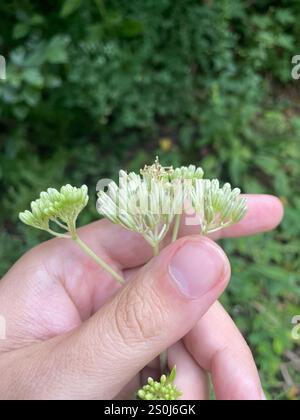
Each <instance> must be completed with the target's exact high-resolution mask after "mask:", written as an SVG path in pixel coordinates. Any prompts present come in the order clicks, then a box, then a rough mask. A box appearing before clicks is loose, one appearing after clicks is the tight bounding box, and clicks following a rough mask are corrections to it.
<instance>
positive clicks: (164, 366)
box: [159, 350, 168, 375]
mask: <svg viewBox="0 0 300 420" xmlns="http://www.w3.org/2000/svg"><path fill="white" fill-rule="evenodd" d="M159 363H160V372H161V374H162V375H167V374H168V350H165V351H164V352H163V353H161V354H160V355H159Z"/></svg>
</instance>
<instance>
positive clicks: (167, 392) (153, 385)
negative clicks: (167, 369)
mask: <svg viewBox="0 0 300 420" xmlns="http://www.w3.org/2000/svg"><path fill="white" fill-rule="evenodd" d="M175 377H176V366H175V367H174V368H173V369H172V372H171V373H170V375H169V376H166V375H162V376H161V378H160V381H154V379H152V378H149V379H148V383H147V385H145V386H143V388H142V389H140V390H139V391H138V393H137V396H138V398H139V399H140V400H177V399H178V398H179V397H181V395H182V393H181V392H180V391H179V390H178V388H177V387H176V385H175V384H174V380H175Z"/></svg>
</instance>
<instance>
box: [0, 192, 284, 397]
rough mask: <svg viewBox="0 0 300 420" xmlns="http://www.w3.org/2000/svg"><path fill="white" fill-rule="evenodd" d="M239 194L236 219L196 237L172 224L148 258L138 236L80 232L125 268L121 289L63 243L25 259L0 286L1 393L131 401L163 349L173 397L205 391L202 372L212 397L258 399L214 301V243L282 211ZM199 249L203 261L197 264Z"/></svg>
mask: <svg viewBox="0 0 300 420" xmlns="http://www.w3.org/2000/svg"><path fill="white" fill-rule="evenodd" d="M247 201H248V213H247V215H246V216H245V218H244V220H243V221H241V222H240V223H239V224H238V225H236V226H233V227H231V228H228V229H226V230H224V231H222V232H219V233H216V234H214V235H213V237H212V238H211V239H203V238H200V237H199V236H198V235H197V236H195V233H196V229H197V227H195V226H194V227H192V226H189V227H187V226H185V223H184V221H183V223H182V225H181V228H180V234H179V236H180V238H179V239H178V240H177V241H176V242H174V243H173V244H171V245H168V246H166V248H165V249H164V250H163V251H162V252H161V254H160V255H159V256H158V257H156V258H154V259H152V250H151V248H150V247H149V246H148V245H147V244H146V243H145V242H144V240H143V239H142V238H140V236H139V235H137V234H134V233H132V232H129V231H127V230H124V229H123V228H120V227H118V226H115V225H112V224H111V223H110V222H108V221H100V222H96V223H94V224H92V225H89V226H86V227H84V228H82V229H80V230H79V236H80V237H81V238H82V239H83V240H84V241H85V242H87V243H88V245H89V246H90V247H91V248H92V249H93V250H94V251H95V252H96V253H97V254H98V255H99V256H101V257H102V258H103V259H104V260H105V261H107V262H108V263H109V264H111V265H112V266H113V268H114V269H115V270H117V271H118V272H119V273H120V274H123V275H124V277H125V278H126V285H125V286H123V287H122V286H120V285H119V284H117V283H116V282H115V280H113V279H112V278H111V276H110V275H109V274H106V272H105V271H104V270H103V269H101V268H100V267H99V266H97V265H96V264H95V262H93V261H92V260H91V259H89V258H88V257H87V256H85V255H84V254H83V253H82V251H81V250H80V248H79V247H77V246H76V244H74V243H72V242H71V241H69V240H65V239H54V240H51V241H49V242H46V243H44V244H42V245H40V246H38V247H37V248H35V249H33V250H31V251H30V252H28V253H27V254H26V255H24V256H23V257H22V258H21V259H20V260H19V261H18V262H17V263H16V264H15V266H14V267H12V269H11V270H10V271H9V272H8V273H7V274H6V275H5V276H4V278H3V279H2V280H1V282H0V316H2V317H4V318H5V319H6V321H7V339H6V340H2V341H0V399H2V400H6V399H18V400H24V399H25V400H27V399H35V400H39V399H114V398H122V399H123V398H124V399H125V398H126V399H130V398H132V396H133V393H134V391H136V390H137V389H138V388H139V387H140V386H141V385H143V384H144V383H145V381H146V379H147V377H148V376H149V375H151V376H154V377H157V376H159V372H158V362H157V360H158V359H157V357H158V355H159V354H160V353H161V352H162V351H164V350H165V349H166V348H169V351H168V363H169V366H170V367H172V366H173V365H174V364H176V365H177V372H178V373H177V379H176V383H177V385H178V387H179V388H180V389H181V390H182V391H183V397H182V398H183V399H197V400H204V399H208V387H207V375H208V373H210V374H211V375H212V382H213V386H214V390H215V393H216V397H217V399H219V400H263V399H264V396H263V388H262V385H261V383H260V379H259V375H258V372H257V368H256V366H255V362H254V360H253V357H252V354H251V352H250V350H249V347H248V346H247V344H246V342H245V340H244V338H243V337H242V336H241V334H240V333H239V331H238V329H237V328H236V326H235V324H234V322H233V321H232V320H231V318H230V317H229V315H228V314H227V313H226V311H225V310H224V308H223V307H222V306H221V305H220V303H218V298H219V297H220V296H221V294H222V293H223V291H224V290H225V288H226V286H227V284H228V282H229V280H230V265H229V261H228V259H227V257H226V255H225V254H224V252H223V251H222V250H221V249H220V248H219V246H218V245H217V244H216V243H215V242H214V241H216V240H218V239H220V238H221V237H237V236H246V235H252V234H257V233H260V232H264V231H268V230H271V229H274V228H275V227H276V226H277V225H278V224H279V223H280V221H281V219H282V216H283V208H282V205H281V203H280V201H279V200H278V199H277V198H275V197H271V196H258V195H252V196H247ZM188 249H192V250H193V252H194V254H193V255H191V256H190V260H189V256H188V255H187V254H184V252H185V250H188ZM182 250H183V251H182ZM179 252H181V254H180V255H181V257H180V258H179V259H178V258H177V259H176V264H175V262H174V261H175V256H176V255H177V256H178V255H179ZM203 255H205V256H206V259H205V262H207V263H205V264H202V265H201V264H200V263H199V264H198V262H199V261H200V260H201V258H202V256H203ZM198 256H199V258H198ZM150 260H151V261H150ZM149 261H150V262H149ZM197 261H198V262H197ZM185 264H186V265H185ZM197 264H198V265H197ZM175 265H176V270H175V271H176V272H177V271H178V270H177V268H178V267H179V268H180V269H182V267H183V266H184V268H185V269H186V270H187V274H186V275H187V276H191V271H190V269H189V267H190V266H192V267H193V269H194V274H195V271H197V270H198V272H197V273H196V274H197V276H198V277H199V285H200V286H199V287H198V286H197V285H195V284H194V283H193V286H189V285H188V286H187V288H188V289H189V292H188V293H189V294H190V293H191V291H192V293H193V296H192V297H191V296H190V295H189V296H188V295H187V294H186V293H185V292H184V293H183V292H182V289H179V288H178V284H177V282H174V276H173V274H172V273H174V267H175ZM170 267H171V268H172V269H170ZM233 269H234V267H233ZM184 273H185V272H184ZM181 274H182V270H181ZM172 276H173V277H172ZM184 281H186V279H184ZM253 281H255V279H253ZM209 284H210V286H209ZM208 286H209V287H208ZM205 288H206V289H205Z"/></svg>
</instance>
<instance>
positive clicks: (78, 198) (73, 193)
mask: <svg viewBox="0 0 300 420" xmlns="http://www.w3.org/2000/svg"><path fill="white" fill-rule="evenodd" d="M88 201H89V197H88V188H87V186H86V185H83V186H82V187H81V188H76V187H72V186H71V185H66V186H64V187H62V188H61V190H60V191H58V190H56V189H54V188H49V189H48V190H47V192H42V193H41V194H40V198H39V199H38V200H36V201H33V202H32V203H31V211H29V210H26V211H25V212H23V213H20V215H19V217H20V219H21V221H22V222H23V223H25V224H27V225H29V226H32V227H35V228H37V229H42V230H46V231H47V232H50V233H56V232H53V231H52V229H51V228H50V222H54V223H56V224H57V225H58V226H59V227H63V228H64V229H65V230H69V232H70V233H71V234H72V233H73V231H74V228H75V225H76V220H77V218H78V215H79V214H80V212H81V211H82V210H83V209H84V208H85V207H86V205H87V203H88ZM57 234H58V235H59V233H58V232H57Z"/></svg>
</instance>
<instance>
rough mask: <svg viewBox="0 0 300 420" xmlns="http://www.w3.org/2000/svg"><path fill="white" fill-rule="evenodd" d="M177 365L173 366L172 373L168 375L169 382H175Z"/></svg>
mask: <svg viewBox="0 0 300 420" xmlns="http://www.w3.org/2000/svg"><path fill="white" fill-rule="evenodd" d="M176 373H177V372H176V366H174V367H173V369H172V370H171V373H170V375H169V376H168V383H173V382H174V381H175V379H176Z"/></svg>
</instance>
